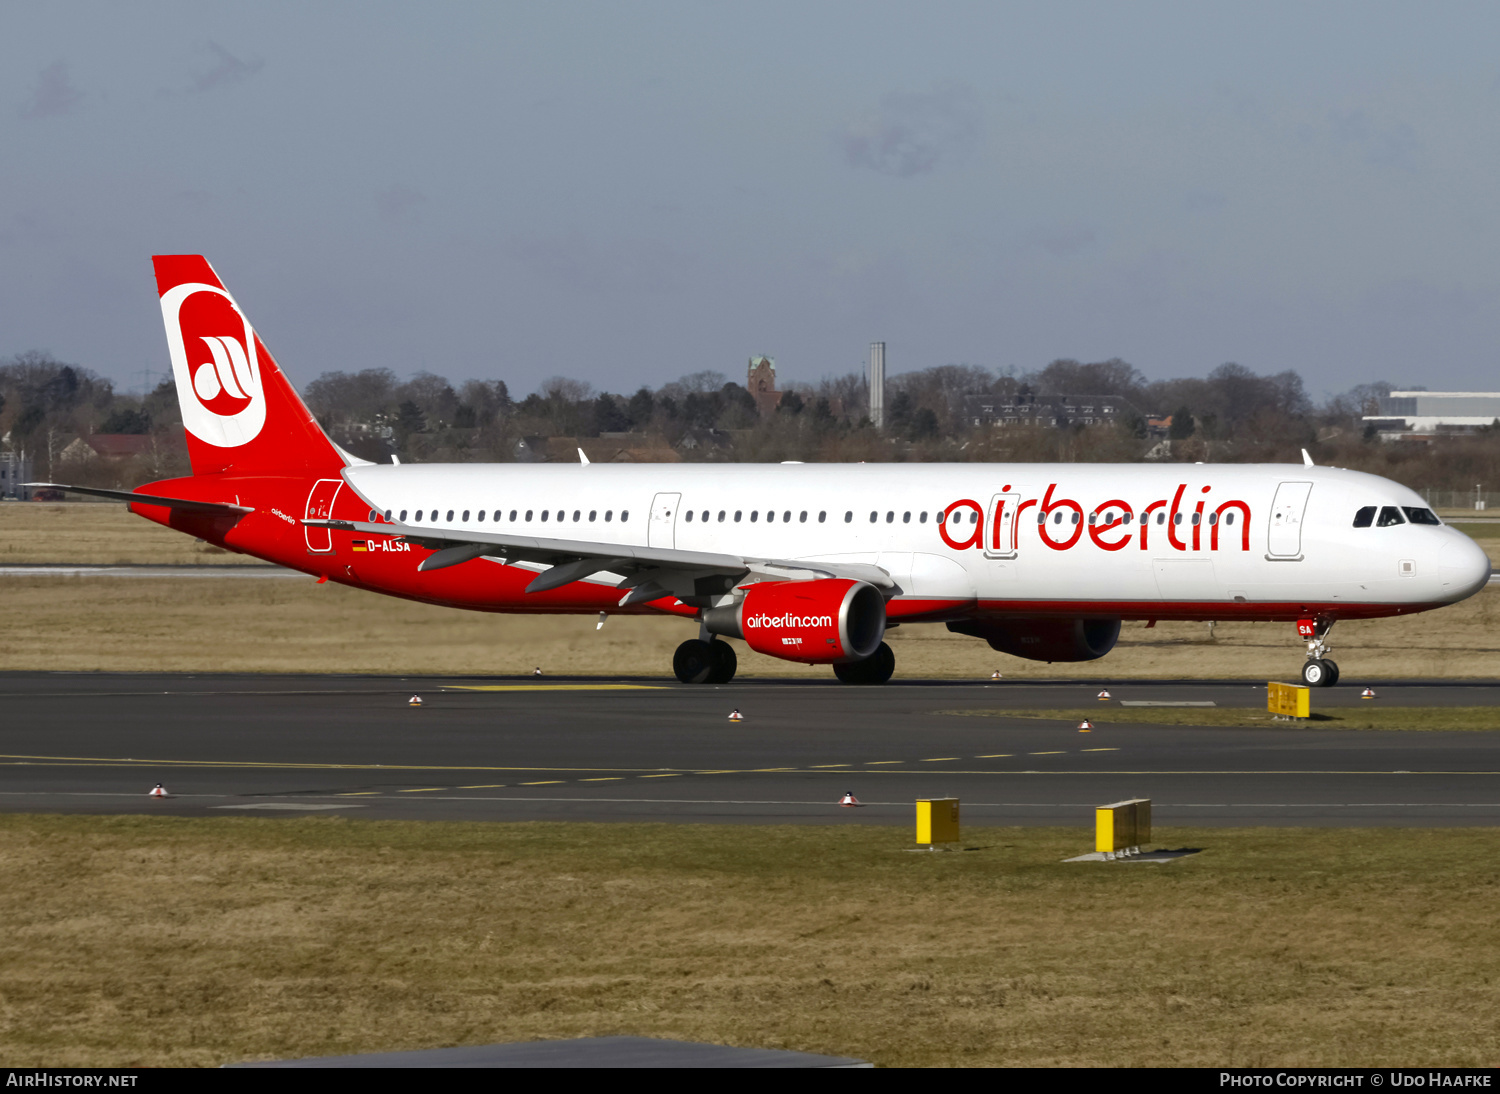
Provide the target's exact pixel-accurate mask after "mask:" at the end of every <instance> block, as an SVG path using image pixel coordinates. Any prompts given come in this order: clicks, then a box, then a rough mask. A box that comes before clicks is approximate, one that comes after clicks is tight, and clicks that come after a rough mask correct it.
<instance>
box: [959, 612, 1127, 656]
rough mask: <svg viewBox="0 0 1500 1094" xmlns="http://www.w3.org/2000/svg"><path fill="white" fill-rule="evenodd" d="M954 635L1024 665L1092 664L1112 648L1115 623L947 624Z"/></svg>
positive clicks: (1022, 620)
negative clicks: (982, 642) (979, 642)
mask: <svg viewBox="0 0 1500 1094" xmlns="http://www.w3.org/2000/svg"><path fill="white" fill-rule="evenodd" d="M948 629H949V630H950V631H955V632H957V633H958V634H967V635H971V636H973V637H974V638H983V639H984V640H985V641H986V642H988V643H989V644H990V648H991V649H996V650H999V651H1000V652H1001V653H1008V654H1010V655H1012V656H1013V657H1024V658H1026V660H1028V661H1096V660H1098V659H1099V658H1101V657H1103V656H1104V655H1105V654H1106V653H1108V652H1109V651H1110V650H1112V649H1114V648H1115V642H1116V640H1117V639H1119V637H1120V621H1119V620H1118V619H1057V618H1050V617H1047V616H1022V617H1016V618H1009V619H985V620H977V619H966V620H963V621H962V622H958V623H949V624H948Z"/></svg>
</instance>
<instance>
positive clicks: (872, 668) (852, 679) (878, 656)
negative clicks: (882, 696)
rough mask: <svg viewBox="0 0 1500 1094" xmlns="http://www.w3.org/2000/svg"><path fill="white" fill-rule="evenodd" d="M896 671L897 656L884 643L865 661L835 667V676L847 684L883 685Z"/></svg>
mask: <svg viewBox="0 0 1500 1094" xmlns="http://www.w3.org/2000/svg"><path fill="white" fill-rule="evenodd" d="M895 671H896V655H895V654H894V653H892V652H891V647H889V646H887V645H886V644H885V643H884V642H882V643H880V645H879V646H878V647H877V648H876V650H875V652H874V653H872V654H870V656H869V657H866V658H865V659H864V660H863V661H851V662H849V663H848V664H847V665H834V666H833V674H834V675H835V676H837V677H838V678H839V679H840V680H841V681H842V682H843V683H845V684H883V683H885V682H886V681H887V680H889V679H890V678H891V674H892V673H893V672H895Z"/></svg>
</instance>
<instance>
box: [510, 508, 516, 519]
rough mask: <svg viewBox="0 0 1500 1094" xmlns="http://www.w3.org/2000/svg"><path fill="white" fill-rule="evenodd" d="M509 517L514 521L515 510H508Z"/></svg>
mask: <svg viewBox="0 0 1500 1094" xmlns="http://www.w3.org/2000/svg"><path fill="white" fill-rule="evenodd" d="M510 519H511V521H512V522H514V521H515V519H516V511H515V510H514V509H512V510H511V511H510Z"/></svg>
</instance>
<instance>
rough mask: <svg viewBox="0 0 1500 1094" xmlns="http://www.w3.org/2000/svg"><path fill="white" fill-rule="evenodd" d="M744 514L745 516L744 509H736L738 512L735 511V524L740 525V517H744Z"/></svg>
mask: <svg viewBox="0 0 1500 1094" xmlns="http://www.w3.org/2000/svg"><path fill="white" fill-rule="evenodd" d="M743 514H744V510H743V509H736V510H735V511H734V522H735V523H736V524H738V523H739V522H740V517H741V516H742V515H743Z"/></svg>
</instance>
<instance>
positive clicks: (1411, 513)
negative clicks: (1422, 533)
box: [1401, 505, 1443, 524]
mask: <svg viewBox="0 0 1500 1094" xmlns="http://www.w3.org/2000/svg"><path fill="white" fill-rule="evenodd" d="M1401 511H1402V512H1403V513H1405V514H1406V519H1407V520H1409V521H1411V522H1412V523H1413V524H1442V523H1443V522H1442V521H1440V520H1438V518H1437V514H1436V513H1434V512H1433V511H1432V510H1431V509H1418V508H1417V507H1416V506H1415V505H1403V506H1402V507H1401Z"/></svg>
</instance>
